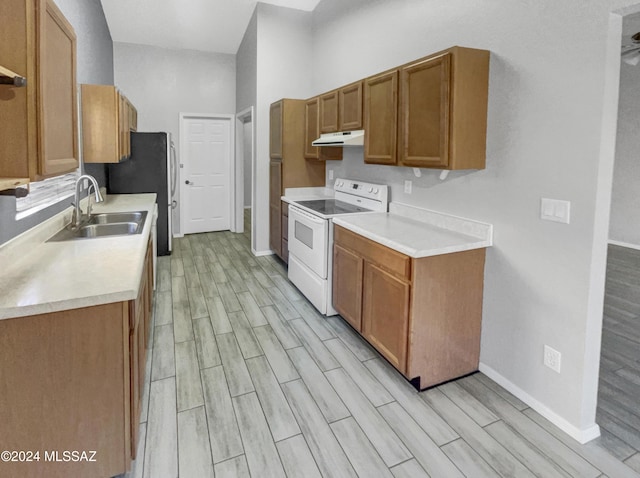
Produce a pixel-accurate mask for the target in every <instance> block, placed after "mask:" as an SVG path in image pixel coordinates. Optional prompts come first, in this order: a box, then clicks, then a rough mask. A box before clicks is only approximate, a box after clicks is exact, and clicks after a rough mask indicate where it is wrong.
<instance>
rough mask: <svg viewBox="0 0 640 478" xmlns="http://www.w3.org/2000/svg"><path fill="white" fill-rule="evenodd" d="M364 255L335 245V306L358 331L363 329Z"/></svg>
mask: <svg viewBox="0 0 640 478" xmlns="http://www.w3.org/2000/svg"><path fill="white" fill-rule="evenodd" d="M363 264H364V260H363V259H362V257H360V256H358V255H357V254H355V253H353V252H351V251H350V250H348V249H345V248H343V247H341V246H340V245H339V244H334V246H333V307H335V309H336V310H337V311H338V312H339V313H340V315H341V316H342V317H343V318H344V319H345V320H346V321H347V322H349V323H350V324H351V326H352V327H353V328H354V329H356V330H357V331H358V332H360V331H361V330H362V271H363Z"/></svg>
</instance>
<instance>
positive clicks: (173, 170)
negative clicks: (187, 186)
mask: <svg viewBox="0 0 640 478" xmlns="http://www.w3.org/2000/svg"><path fill="white" fill-rule="evenodd" d="M170 149H171V152H170V155H171V197H172V198H173V197H174V196H175V195H176V185H177V184H178V165H177V164H176V147H175V145H174V144H173V141H171V148H170Z"/></svg>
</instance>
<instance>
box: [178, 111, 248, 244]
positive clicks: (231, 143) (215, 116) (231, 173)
mask: <svg viewBox="0 0 640 478" xmlns="http://www.w3.org/2000/svg"><path fill="white" fill-rule="evenodd" d="M187 118H206V119H224V120H228V121H229V149H230V151H229V156H230V164H229V196H230V201H229V226H230V228H231V230H232V231H233V229H234V228H235V224H234V217H235V216H234V214H233V212H234V210H235V206H236V204H235V191H236V186H235V183H234V177H235V175H234V171H233V170H234V167H233V166H234V161H235V150H236V148H235V141H234V138H235V122H234V121H233V119H234V118H235V115H228V114H213V113H180V161H179V162H178V166H179V172H178V177H179V180H178V187H179V188H180V203H179V204H178V210H179V214H180V233H181V234H184V219H185V215H184V214H183V213H184V211H183V210H182V207H183V206H184V204H185V202H184V194H185V191H184V188H183V187H182V184H183V178H182V173H183V168H182V167H181V166H182V164H184V163H183V161H184V158H186V154H185V151H186V134H185V131H184V122H185V121H184V120H185V119H187ZM179 237H183V236H182V235H181V236H179Z"/></svg>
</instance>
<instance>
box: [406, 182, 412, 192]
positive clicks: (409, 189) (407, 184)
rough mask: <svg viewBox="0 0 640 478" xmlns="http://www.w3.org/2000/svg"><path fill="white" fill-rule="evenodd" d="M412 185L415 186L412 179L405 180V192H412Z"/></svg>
mask: <svg viewBox="0 0 640 478" xmlns="http://www.w3.org/2000/svg"><path fill="white" fill-rule="evenodd" d="M411 186H413V184H412V183H411V181H405V182H404V192H405V193H406V194H411Z"/></svg>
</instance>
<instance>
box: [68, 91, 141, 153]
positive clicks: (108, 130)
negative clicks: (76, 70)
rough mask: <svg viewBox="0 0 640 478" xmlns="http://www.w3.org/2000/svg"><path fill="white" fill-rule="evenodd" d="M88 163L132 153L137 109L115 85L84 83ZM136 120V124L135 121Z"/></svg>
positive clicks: (84, 137) (84, 148)
mask: <svg viewBox="0 0 640 478" xmlns="http://www.w3.org/2000/svg"><path fill="white" fill-rule="evenodd" d="M80 90H81V94H82V154H83V160H84V162H85V163H118V162H120V161H123V160H125V159H127V158H129V157H130V156H131V135H130V133H131V131H135V130H136V129H137V111H135V108H134V107H133V105H132V104H131V102H130V101H129V100H128V99H127V98H126V97H125V96H124V95H122V94H121V93H120V92H119V91H118V90H117V88H116V87H115V86H113V85H81V87H80ZM134 121H135V124H134Z"/></svg>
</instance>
